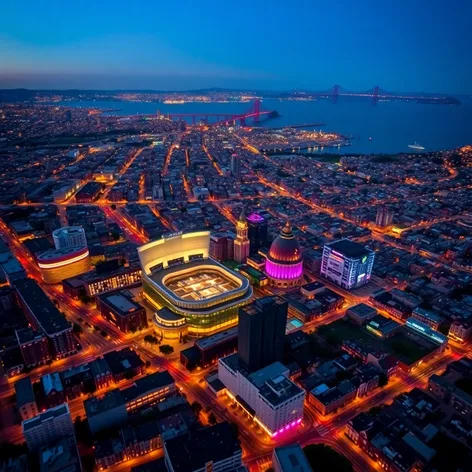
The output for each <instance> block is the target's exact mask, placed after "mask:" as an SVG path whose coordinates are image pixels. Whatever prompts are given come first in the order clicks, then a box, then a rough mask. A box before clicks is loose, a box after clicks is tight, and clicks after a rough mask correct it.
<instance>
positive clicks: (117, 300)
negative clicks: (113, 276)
mask: <svg viewBox="0 0 472 472" xmlns="http://www.w3.org/2000/svg"><path fill="white" fill-rule="evenodd" d="M99 298H100V301H101V302H103V303H105V304H107V305H108V306H110V307H111V308H112V309H114V310H115V311H116V312H117V313H118V314H119V315H120V316H126V315H128V314H130V313H133V312H135V311H138V310H140V309H141V308H142V307H141V305H139V304H138V303H136V302H135V301H134V300H133V299H132V297H130V296H128V295H126V294H125V293H123V292H112V293H105V294H103V295H101V296H100V297H99Z"/></svg>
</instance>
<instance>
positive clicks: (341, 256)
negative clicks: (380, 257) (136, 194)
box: [321, 239, 375, 290]
mask: <svg viewBox="0 0 472 472" xmlns="http://www.w3.org/2000/svg"><path fill="white" fill-rule="evenodd" d="M374 257H375V253H374V251H371V250H370V249H367V248H365V247H364V246H363V245H362V244H358V243H355V242H353V241H351V240H349V239H340V240H338V241H334V242H332V243H329V244H325V246H324V248H323V260H322V261H321V276H322V277H324V278H326V279H327V280H330V281H331V282H334V283H335V284H336V285H339V286H340V287H342V288H345V289H347V290H351V289H354V288H358V287H361V286H362V285H365V284H367V283H368V282H369V280H370V277H371V274H372V267H373V265H374Z"/></svg>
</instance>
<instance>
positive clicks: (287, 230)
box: [268, 221, 302, 263]
mask: <svg viewBox="0 0 472 472" xmlns="http://www.w3.org/2000/svg"><path fill="white" fill-rule="evenodd" d="M268 259H269V260H271V261H274V262H282V263H294V262H300V261H301V260H302V252H301V250H300V245H299V244H298V241H297V240H296V239H295V236H294V235H293V233H292V228H291V226H290V224H289V223H288V221H287V223H286V224H285V226H284V227H283V229H282V231H281V233H280V235H279V236H277V238H276V239H275V240H274V242H273V243H272V245H271V246H270V250H269V255H268Z"/></svg>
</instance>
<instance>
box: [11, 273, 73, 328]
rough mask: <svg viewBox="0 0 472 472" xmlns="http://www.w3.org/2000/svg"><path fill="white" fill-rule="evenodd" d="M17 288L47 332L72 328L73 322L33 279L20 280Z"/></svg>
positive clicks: (16, 284)
mask: <svg viewBox="0 0 472 472" xmlns="http://www.w3.org/2000/svg"><path fill="white" fill-rule="evenodd" d="M15 288H16V290H17V292H18V293H19V295H20V297H21V298H22V299H23V301H24V302H25V304H26V305H27V306H28V308H29V310H30V311H31V312H32V313H33V315H34V317H35V318H36V320H37V321H38V323H39V324H40V325H41V328H42V329H43V330H44V331H45V333H46V334H48V335H52V334H56V333H59V332H61V331H65V330H68V329H72V325H71V323H70V322H69V321H67V319H66V318H65V317H64V316H63V315H62V314H61V312H60V311H59V310H58V309H57V308H56V306H55V305H54V303H53V302H52V301H51V300H50V299H49V297H48V296H47V295H46V294H45V293H44V292H43V290H42V289H41V287H40V286H39V285H38V284H37V283H36V282H35V281H34V280H33V279H22V280H18V281H16V282H15Z"/></svg>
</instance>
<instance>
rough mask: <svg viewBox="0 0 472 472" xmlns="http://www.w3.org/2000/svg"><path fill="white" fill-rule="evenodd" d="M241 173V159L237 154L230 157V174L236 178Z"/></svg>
mask: <svg viewBox="0 0 472 472" xmlns="http://www.w3.org/2000/svg"><path fill="white" fill-rule="evenodd" d="M240 172H241V158H240V157H239V156H238V155H237V154H232V155H231V174H233V177H238V176H239V174H240Z"/></svg>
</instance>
